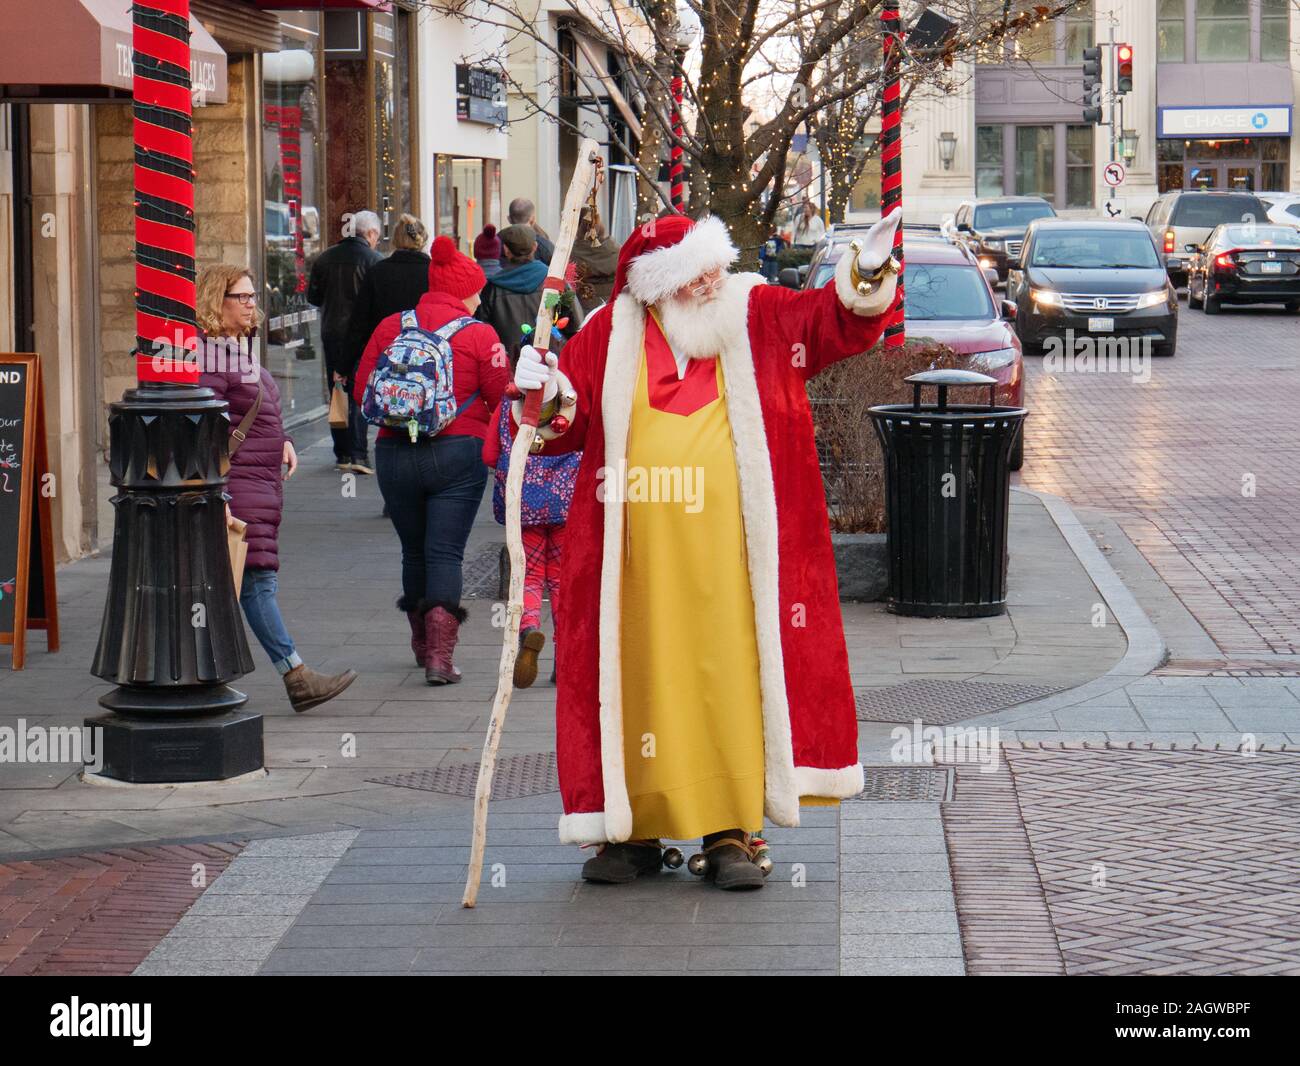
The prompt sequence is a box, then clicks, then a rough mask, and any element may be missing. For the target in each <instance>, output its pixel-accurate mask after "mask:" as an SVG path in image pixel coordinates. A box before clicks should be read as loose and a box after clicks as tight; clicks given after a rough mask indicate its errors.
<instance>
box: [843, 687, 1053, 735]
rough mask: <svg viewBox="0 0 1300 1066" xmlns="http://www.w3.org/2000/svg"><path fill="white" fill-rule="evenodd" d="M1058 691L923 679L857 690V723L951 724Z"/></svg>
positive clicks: (1050, 688)
mask: <svg viewBox="0 0 1300 1066" xmlns="http://www.w3.org/2000/svg"><path fill="white" fill-rule="evenodd" d="M1058 691H1060V690H1059V688H1056V687H1054V686H1051V685H1007V684H1002V683H999V682H994V681H944V680H939V679H929V678H925V679H919V680H916V681H907V682H904V683H903V684H901V685H890V686H888V687H887V688H866V689H859V690H858V692H857V696H856V703H857V712H858V721H860V722H911V721H913V720H914V719H917V718H919V719H920V720H921V721H922V722H924V723H926V724H927V725H951V724H952V723H953V722H962V721H965V720H966V719H967V718H972V717H974V716H975V715H977V714H988V713H989V712H991V711H1000V710H1001V709H1002V708H1003V707H1014V706H1016V705H1017V704H1020V703H1028V702H1029V701H1030V700H1037V699H1042V698H1043V697H1044V696H1050V695H1051V694H1052V693H1053V692H1058Z"/></svg>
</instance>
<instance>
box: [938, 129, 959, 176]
mask: <svg viewBox="0 0 1300 1066" xmlns="http://www.w3.org/2000/svg"><path fill="white" fill-rule="evenodd" d="M956 154H957V134H955V133H953V132H952V131H951V130H944V131H943V133H941V134H939V162H941V163H942V164H943V169H944V170H951V169H952V161H953V157H954V156H955V155H956Z"/></svg>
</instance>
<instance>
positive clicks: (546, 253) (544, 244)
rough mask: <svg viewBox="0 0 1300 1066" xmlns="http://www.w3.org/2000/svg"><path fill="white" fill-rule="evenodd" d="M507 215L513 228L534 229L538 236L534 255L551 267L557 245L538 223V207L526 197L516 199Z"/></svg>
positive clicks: (512, 201)
mask: <svg viewBox="0 0 1300 1066" xmlns="http://www.w3.org/2000/svg"><path fill="white" fill-rule="evenodd" d="M506 215H507V217H508V218H509V219H510V225H511V226H531V227H532V230H533V232H534V233H535V234H536V235H537V247H536V248H535V249H534V251H533V255H534V256H535V257H536V258H538V259H540V260H541V261H542V262H543V263H545V264H546V265H547V266H550V264H551V256H552V255H554V254H555V243H554V242H553V241H552V240H551V238H550V237H548V236H547V235H546V231H545V230H544V229H542V227H541V225H540V224H539V223H538V221H537V206H536V205H535V204H534V203H533V202H532V200H529V199H528V198H527V197H524V196H518V197H516V198H515V199H513V200H511V201H510V207H509V210H508V211H507V213H506ZM503 232H504V231H503Z"/></svg>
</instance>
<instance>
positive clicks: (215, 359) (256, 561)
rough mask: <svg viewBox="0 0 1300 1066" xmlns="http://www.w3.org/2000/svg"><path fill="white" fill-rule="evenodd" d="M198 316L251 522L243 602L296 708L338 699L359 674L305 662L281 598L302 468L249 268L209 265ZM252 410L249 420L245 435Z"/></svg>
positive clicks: (238, 494)
mask: <svg viewBox="0 0 1300 1066" xmlns="http://www.w3.org/2000/svg"><path fill="white" fill-rule="evenodd" d="M195 317H196V319H197V321H198V325H199V330H200V336H199V352H198V355H199V369H200V371H201V373H200V376H199V385H200V386H202V387H203V388H208V389H211V390H212V391H213V392H214V393H216V395H217V398H218V399H221V400H225V401H226V403H227V404H228V405H229V418H230V429H231V439H230V450H231V452H232V454H231V456H230V476H229V480H228V481H227V482H226V492H227V494H228V495H229V497H230V502H229V503H228V504H227V505H226V512H227V518H228V519H230V518H238V519H239V520H240V521H242V522H246V523H247V525H248V528H247V530H245V533H244V540H245V542H246V543H247V545H248V559H247V561H246V562H245V564H244V579H243V583H242V584H241V585H240V590H239V602H240V604H241V605H242V607H243V608H244V617H245V618H246V619H248V626H249V628H250V629H251V630H252V631H253V635H254V636H255V637H257V640H258V642H259V643H260V644H261V645H262V647H263V648H264V649H265V651H266V654H267V655H268V656H270V658H271V662H272V664H273V665H274V666H275V669H276V670H277V672H278V673H279V674H280V676H281V677H283V678H284V687H285V692H286V693H287V694H288V696H289V702H290V704H292V706H293V709H294V710H295V711H305V710H308V709H309V708H311V707H315V706H317V705H319V704H322V703H324V702H325V701H326V700H331V699H333V698H334V697H335V696H337V695H338V694H339V693H340V692H342V691H343V690H344V689H346V688H347V687H348V686H349V685H350V684H352V682H353V681H355V680H356V677H357V675H356V673H355V672H353V671H352V670H345V671H344V672H343V673H341V674H335V675H334V676H332V677H331V676H326V675H324V674H318V673H317V672H316V671H314V670H312V669H311V668H310V667H308V666H306V665H304V663H303V661H302V657H301V656H299V654H298V651H297V649H296V648H295V646H294V643H293V638H292V637H290V636H289V633H288V630H286V629H285V625H284V619H283V618H282V617H281V615H280V607H279V604H278V603H277V602H276V589H277V576H276V575H277V572H278V571H279V569H280V556H279V546H278V538H279V531H280V516H281V515H282V514H283V512H284V482H285V481H287V480H288V479H289V478H291V477H292V476H293V474H294V471H295V470H297V468H298V456H297V455H296V454H295V452H294V448H293V442H292V441H291V440H290V439H289V437H288V436H287V435H286V433H285V432H284V422H283V421H282V420H281V418H280V390H279V389H278V388H276V384H275V379H274V378H272V377H271V375H270V373H269V372H268V371H267V369H266V367H264V366H262V365H261V363H260V362H259V360H258V359H257V357H256V349H255V348H254V347H253V341H254V334H255V332H256V329H257V321H258V319H259V318H260V312H259V311H258V309H257V296H256V288H255V287H254V285H253V276H252V273H251V272H250V271H248V270H247V269H246V268H244V267H238V266H230V265H227V264H222V265H220V266H210V267H207V268H205V269H204V270H203V272H202V273H201V274H200V275H199V279H198V284H197V286H196V292H195ZM254 408H256V413H255V414H254V416H253V419H252V422H251V424H250V425H249V426H248V428H247V430H246V431H244V432H242V433H241V428H240V427H241V426H242V424H243V421H244V419H245V417H246V416H247V415H248V413H249V412H250V411H252V410H253V409H254ZM241 437H242V439H241ZM282 468H283V472H282Z"/></svg>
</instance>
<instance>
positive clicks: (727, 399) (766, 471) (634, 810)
mask: <svg viewBox="0 0 1300 1066" xmlns="http://www.w3.org/2000/svg"><path fill="white" fill-rule="evenodd" d="M899 221H900V214H899V212H898V211H895V212H893V213H892V214H891V215H890V216H889V217H888V218H886V219H883V220H882V221H881V222H880V223H879V224H877V225H876V226H875V227H874V228H873V229H872V230H871V231H870V232H868V233H867V234H866V235H865V236H864V237H863V239H862V241H861V244H860V248H859V249H858V251H857V254H848V255H845V256H844V257H842V258H841V260H840V261H839V263H838V265H837V268H836V272H835V279H834V283H833V284H831V285H828V286H826V287H825V288H821V289H812V290H808V291H804V292H793V291H790V290H788V289H784V288H779V287H775V286H771V285H768V284H766V283H765V282H764V280H763V278H762V277H760V276H759V275H758V274H729V273H728V272H727V269H728V267H730V266H731V265H732V264H733V263H734V262H735V260H736V258H737V251H736V248H735V246H734V245H733V244H732V242H731V240H730V238H729V236H728V234H727V230H726V227H725V226H724V225H723V223H722V222H721V221H720V220H719V219H717V218H707V219H705V220H703V221H701V222H692V221H691V220H689V219H687V218H685V217H682V216H672V217H668V218H662V219H658V220H656V221H654V222H649V223H646V224H645V225H644V226H643V227H641V228H640V229H638V230H637V231H636V232H634V233H633V235H632V236H631V237H630V238H629V239H628V241H627V243H626V244H624V246H623V249H622V253H621V255H620V256H619V262H618V271H617V275H616V277H615V281H614V291H613V298H612V301H611V303H610V304H608V305H606V306H605V307H603V308H601V309H600V310H599V311H598V312H597V313H595V314H594V315H592V316H591V317H590V318H589V319H588V320H587V322H586V324H585V325H584V326H583V328H582V329H581V331H580V332H579V333H578V334H577V335H576V336H575V337H573V338H572V339H571V340H570V341H569V342H568V344H567V345H566V346H565V348H564V352H563V356H562V358H561V359H560V360H559V365H558V368H557V365H556V360H555V357H554V356H550V355H547V356H546V357H545V358H543V356H542V355H541V354H539V353H538V352H537V351H536V350H535V349H533V348H531V347H525V348H524V349H523V352H522V354H521V356H520V359H519V362H518V365H517V368H516V373H515V383H516V384H517V385H518V386H519V387H520V388H521V389H523V390H528V389H535V388H544V389H545V392H544V396H545V398H546V399H547V400H548V401H553V400H554V399H555V398H556V396H557V393H558V398H559V402H551V403H549V404H548V405H547V406H548V408H556V409H560V408H562V409H563V410H564V411H565V414H566V417H565V418H564V419H561V420H560V421H559V422H558V423H556V424H554V425H550V426H544V427H543V429H542V431H541V435H542V437H543V438H544V442H543V443H542V444H541V446H540V447H542V448H543V449H545V450H546V451H548V452H555V451H567V450H572V449H582V451H583V457H582V463H581V468H580V471H579V473H578V477H577V485H576V488H575V491H574V494H573V503H572V507H571V509H570V512H569V519H568V525H567V530H566V541H565V546H564V559H563V563H562V577H561V583H560V603H562V604H563V611H562V612H561V613H560V617H559V620H558V626H559V632H558V639H557V641H556V646H557V649H559V650H558V652H557V654H558V655H559V661H558V663H557V674H558V686H559V690H558V696H557V705H556V744H557V748H558V763H559V775H560V790H561V793H562V796H563V802H564V815H563V817H561V818H560V826H559V831H560V839H561V840H562V841H564V842H566V843H573V844H583V845H592V844H594V845H598V846H599V851H598V853H597V854H596V855H595V856H594V857H592V858H590V859H589V860H588V861H587V862H586V864H585V865H584V866H583V870H582V874H583V877H584V878H586V879H588V880H591V881H604V882H613V883H619V882H626V881H631V880H634V879H635V878H636V877H637V876H638V875H639V874H641V873H644V872H648V871H651V870H656V869H658V868H659V867H660V865H661V862H662V861H663V847H662V844H661V841H662V840H665V839H668V840H691V839H695V838H703V844H704V856H705V858H704V860H703V862H701V863H700V864H699V866H700V867H701V868H702V869H703V871H704V872H705V873H706V875H707V876H708V877H709V879H710V880H712V881H713V882H714V883H715V884H717V885H718V886H719V887H721V888H727V889H735V888H756V887H760V886H761V885H762V884H763V873H762V872H761V870H760V868H759V865H758V864H757V863H756V861H755V860H756V859H757V858H758V850H757V846H756V845H755V843H754V840H755V838H754V836H753V835H752V834H753V833H754V832H756V831H758V830H761V828H762V824H763V818H764V816H766V817H767V818H768V819H769V820H770V821H771V822H772V823H774V824H775V825H779V826H797V825H798V824H799V808H800V805H801V804H803V805H826V804H834V803H837V802H838V801H839V800H841V799H844V798H846V797H850V796H854V795H856V794H857V793H859V792H861V791H862V787H863V785H862V767H861V765H860V764H859V762H858V748H857V719H856V717H855V714H854V700H853V691H852V688H851V687H850V682H849V663H848V653H847V650H846V648H845V644H844V633H843V629H842V626H841V621H840V608H839V595H838V590H837V587H836V581H835V560H834V556H833V555H832V551H831V541H830V530H829V523H828V521H827V515H826V499H825V494H824V492H823V490H822V481H821V474H820V471H819V469H818V464H817V454H816V451H815V449H814V444H813V426H812V417H811V413H810V410H809V406H808V398H807V395H806V393H805V389H804V385H805V382H807V380H808V379H809V378H811V377H812V376H813V375H815V374H817V373H818V372H820V371H821V370H823V369H825V368H826V367H827V366H829V365H830V364H832V363H834V362H836V361H838V360H840V359H845V358H848V357H849V356H853V355H856V354H858V353H859V352H863V351H865V350H866V349H867V348H870V347H871V346H872V345H873V344H874V343H875V342H876V340H877V339H878V338H879V336H880V334H881V332H882V330H883V326H884V322H883V316H884V313H885V312H886V311H887V310H888V309H889V307H890V305H891V304H892V302H893V299H894V289H895V280H896V279H895V275H896V274H897V271H898V264H897V262H896V261H895V260H893V258H892V257H891V254H890V252H891V248H892V245H893V237H894V231H895V228H896V227H897V225H898V224H899ZM575 401H576V406H575ZM517 416H518V412H517V411H516V417H517ZM566 423H567V428H564V430H563V432H557V427H565V426H566ZM864 432H865V430H864Z"/></svg>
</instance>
